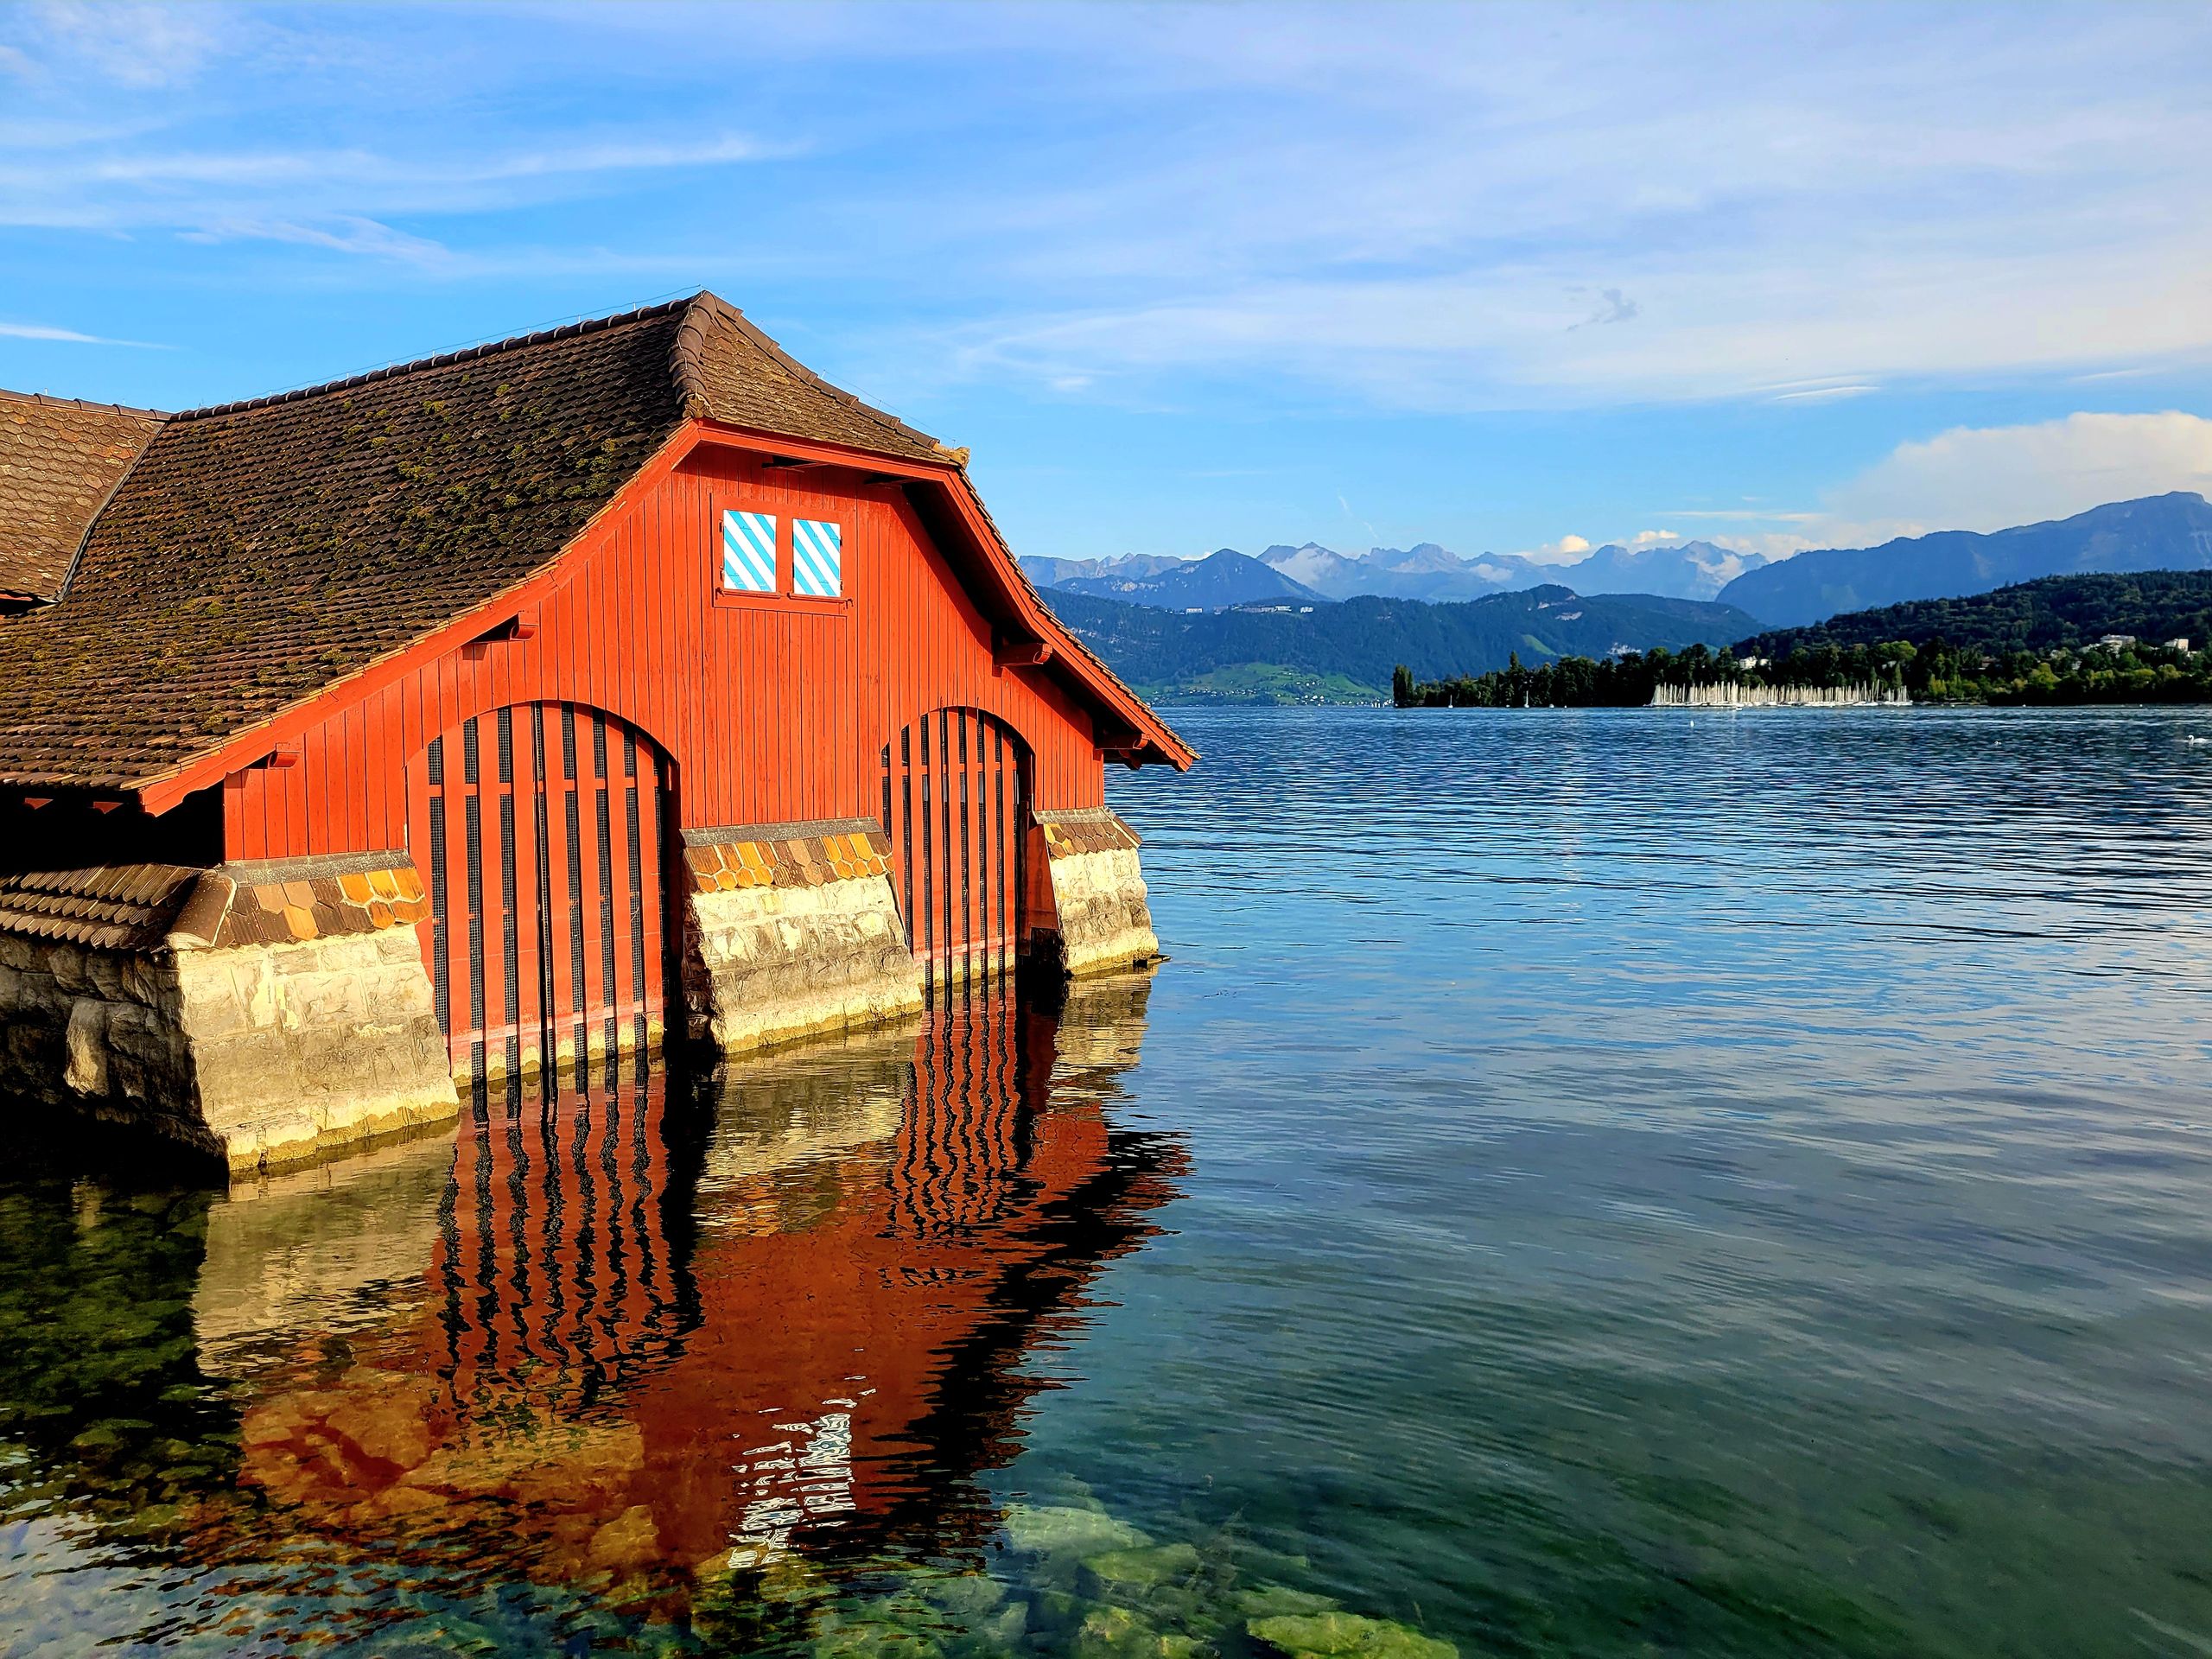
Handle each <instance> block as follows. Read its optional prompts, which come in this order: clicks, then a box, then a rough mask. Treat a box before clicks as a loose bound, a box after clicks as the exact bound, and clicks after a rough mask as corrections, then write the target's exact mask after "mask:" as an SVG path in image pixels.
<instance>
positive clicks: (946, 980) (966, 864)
mask: <svg viewBox="0 0 2212 1659" xmlns="http://www.w3.org/2000/svg"><path fill="white" fill-rule="evenodd" d="M1029 770H1030V766H1029V746H1028V745H1027V744H1026V743H1024V742H1023V741H1021V738H1020V734H1017V733H1016V732H1015V731H1014V728H1012V727H1010V726H1008V725H1007V724H1006V722H1005V721H1001V720H999V719H996V718H995V717H994V716H992V715H987V714H985V713H983V711H982V709H931V711H930V712H929V713H928V714H926V715H923V716H922V717H921V718H920V719H919V720H917V721H914V722H913V724H912V725H911V726H907V727H906V728H902V729H901V730H900V731H899V734H897V735H896V736H894V737H893V739H892V740H891V741H890V742H888V743H887V744H885V745H884V747H883V827H884V829H885V830H886V831H887V833H888V834H889V835H890V836H891V849H892V857H893V861H894V865H895V874H896V878H897V883H898V893H899V912H900V914H901V915H902V916H904V917H905V918H906V934H907V939H908V942H909V943H910V944H912V947H913V951H914V957H915V959H916V960H917V961H918V962H919V963H921V964H922V974H923V979H924V982H925V985H926V986H928V987H929V988H931V989H932V990H934V989H935V988H938V987H939V986H943V985H949V984H951V983H954V982H967V981H971V980H975V979H979V978H984V977H988V976H991V975H994V974H1001V973H1005V972H1007V971H1008V970H1010V969H1012V968H1013V967H1014V961H1015V957H1016V955H1017V953H1018V952H1019V951H1020V947H1021V943H1022V931H1021V919H1022V918H1021V908H1022V906H1021V901H1022V893H1023V891H1024V877H1025V875H1026V873H1027V866H1026V859H1027V837H1026V836H1025V835H1024V833H1023V831H1024V829H1025V827H1026V826H1027V823H1028V816H1029Z"/></svg>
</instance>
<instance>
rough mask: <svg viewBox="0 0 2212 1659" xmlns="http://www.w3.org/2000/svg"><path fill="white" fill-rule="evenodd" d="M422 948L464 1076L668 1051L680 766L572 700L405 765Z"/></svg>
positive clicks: (495, 715) (474, 724)
mask: <svg viewBox="0 0 2212 1659" xmlns="http://www.w3.org/2000/svg"><path fill="white" fill-rule="evenodd" d="M408 774H409V785H410V787H409V791H408V806H409V810H408V844H409V849H410V851H411V852H412V853H413V855H414V857H415V862H416V868H419V869H420V870H421V871H422V873H423V884H424V885H425V886H426V887H429V893H430V920H429V922H428V923H427V924H425V928H426V932H425V936H424V940H423V954H424V956H425V957H426V958H427V960H428V962H429V969H430V988H431V994H432V995H433V997H434V998H435V1001H436V1003H437V1010H438V1022H439V1024H441V1025H442V1026H443V1027H445V1030H446V1035H447V1039H448V1042H449V1043H450V1045H451V1052H452V1057H453V1063H454V1071H455V1072H456V1073H457V1074H460V1073H468V1074H474V1075H475V1076H478V1077H484V1076H496V1075H499V1074H500V1073H503V1072H506V1073H512V1072H519V1071H532V1070H535V1069H537V1068H538V1067H540V1066H542V1065H545V1064H546V1063H547V1061H548V1059H549V1058H550V1059H551V1060H552V1061H553V1062H554V1063H555V1064H557V1065H569V1064H572V1063H575V1062H576V1061H580V1060H585V1059H588V1058H595V1057H602V1056H604V1055H607V1054H608V1053H612V1052H617V1051H620V1050H638V1049H647V1048H652V1047H656V1046H658V1043H659V1040H660V1033H661V1024H662V1001H661V996H662V992H661V986H662V982H663V978H664V973H663V968H664V944H663V939H664V929H663V925H662V923H663V918H664V914H665V910H664V898H663V887H662V882H661V849H662V842H663V836H664V833H665V831H664V823H665V819H664V811H663V800H664V793H665V790H666V787H667V783H668V778H667V773H666V769H665V767H664V764H663V762H662V760H661V757H660V752H659V750H658V748H656V747H654V746H653V745H652V742H650V741H647V740H645V739H642V738H640V737H639V735H638V734H637V733H636V732H634V731H632V729H631V728H629V727H627V726H626V725H624V724H623V723H622V722H621V721H618V720H615V719H614V718H613V717H612V716H611V715H604V714H601V713H600V712H599V711H597V710H596V709H585V708H580V707H578V706H577V705H575V704H574V703H563V702H538V703H517V704H515V705H513V706H512V707H510V708H505V709H495V710H494V711H493V712H492V713H491V714H488V715H482V716H480V717H478V718H475V719H472V720H465V721H461V724H460V725H459V726H456V727H455V728H453V729H452V730H451V731H449V732H447V733H445V734H443V735H442V736H441V737H438V738H436V739H435V740H434V741H432V742H431V743H430V745H429V747H428V748H426V749H425V750H423V753H421V754H419V755H418V756H416V759H415V760H413V761H412V762H411V763H410V766H409V768H408Z"/></svg>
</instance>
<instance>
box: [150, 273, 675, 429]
mask: <svg viewBox="0 0 2212 1659" xmlns="http://www.w3.org/2000/svg"><path fill="white" fill-rule="evenodd" d="M695 298H696V296H688V297H686V298H683V299H680V300H664V301H662V302H660V303H659V304H658V305H642V306H639V307H638V308H636V309H635V310H632V311H622V312H618V313H616V314H615V315H613V316H611V317H588V318H585V319H584V320H583V321H580V322H564V323H563V324H562V325H561V326H560V327H557V328H541V329H539V330H538V331H537V333H536V334H515V335H512V336H511V337H509V338H508V339H505V340H486V342H485V343H484V344H483V345H481V346H463V347H462V348H461V350H459V351H456V352H441V353H438V354H437V355H436V356H435V357H418V358H416V359H415V360H414V361H413V362H411V363H389V364H386V365H385V366H384V367H383V368H380V369H370V370H367V371H365V372H363V373H360V374H353V375H347V376H346V378H344V379H342V380H326V381H324V382H322V383H321V385H313V386H299V387H296V388H295V389H294V390H292V391H276V392H270V394H269V395H267V396H266V397H246V398H241V399H240V400H238V402H236V403H231V404H207V405H206V406H204V407H203V408H200V409H187V410H179V411H177V413H175V414H174V415H171V416H167V417H166V418H168V420H171V421H199V420H206V419H207V418H208V417H209V416H215V415H239V414H243V413H245V411H246V410H254V409H267V408H270V407H271V406H273V405H275V404H296V403H298V402H300V401H301V400H302V399H303V398H308V397H321V396H323V395H325V394H326V393H329V392H334V391H352V390H353V388H354V387H356V386H365V385H374V384H375V383H376V382H378V381H379V380H391V379H397V378H398V377H399V376H401V375H403V374H414V373H417V372H420V371H422V370H424V369H443V368H449V367H451V366H452V365H454V364H456V363H473V362H474V361H476V360H477V359H480V358H486V357H496V356H498V355H499V353H503V352H512V351H519V350H521V349H522V348H523V347H524V346H545V345H550V344H551V343H552V342H553V341H555V340H573V339H575V337H576V336H577V335H579V334H600V333H602V332H604V331H605V330H607V329H609V328H619V327H622V326H624V325H625V324H626V323H632V322H646V321H651V320H652V319H653V318H655V317H663V316H666V315H669V314H670V313H671V312H673V311H677V310H680V309H682V308H683V307H686V306H688V305H690V304H691V303H692V302H693V300H694V299H695Z"/></svg>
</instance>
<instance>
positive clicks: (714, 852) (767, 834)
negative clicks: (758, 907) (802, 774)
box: [683, 818, 891, 893]
mask: <svg viewBox="0 0 2212 1659" xmlns="http://www.w3.org/2000/svg"><path fill="white" fill-rule="evenodd" d="M683 861H684V863H685V865H686V866H687V867H688V868H690V872H691V885H692V887H693V888H694V889H695V890H696V891H697V892H700V893H729V892H733V891H734V890H735V889H737V888H740V887H822V886H824V885H825V884H827V883H829V882H831V881H852V880H866V879H868V878H870V877H874V876H880V875H884V874H888V873H889V871H890V869H891V838H890V837H889V836H887V835H885V834H884V833H883V829H882V826H880V824H878V823H876V822H875V821H874V819H873V818H815V819H810V820H807V821H805V822H804V823H770V824H751V825H746V826H741V827H737V828H731V829H686V830H685V831H684V832H683Z"/></svg>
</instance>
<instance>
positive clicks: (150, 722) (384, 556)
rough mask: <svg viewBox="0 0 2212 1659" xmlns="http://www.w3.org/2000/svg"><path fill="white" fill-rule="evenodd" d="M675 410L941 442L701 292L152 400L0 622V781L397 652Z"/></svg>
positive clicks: (584, 508) (185, 746)
mask: <svg viewBox="0 0 2212 1659" xmlns="http://www.w3.org/2000/svg"><path fill="white" fill-rule="evenodd" d="M687 415H688V416H702V417H705V418H709V419H713V420H717V421H721V422H724V423H728V424H730V425H734V426H741V427H746V428H748V429H754V430H759V431H765V432H768V433H772V434H777V435H786V436H791V437H794V438H803V439H811V440H817V441H819V442H826V443H832V444H839V445H843V446H847V447H849V448H858V449H862V450H866V451H868V452H871V453H874V454H884V455H887V456H894V457H897V458H899V459H904V460H926V461H932V462H936V463H938V464H940V465H941V464H943V463H944V461H945V460H946V458H947V455H946V452H945V451H944V450H942V449H941V448H939V447H938V445H937V444H936V443H935V442H934V441H933V440H931V439H930V438H928V437H926V436H925V435H923V434H921V433H918V432H916V431H914V430H913V429H912V428H910V427H906V426H904V425H902V424H900V423H899V422H897V421H895V420H893V418H892V417H891V416H888V415H885V414H883V413H881V412H880V411H879V410H874V409H871V408H869V407H868V405H867V404H862V403H861V402H860V401H859V400H858V399H857V398H855V397H850V396H849V394H847V393H844V392H842V391H837V390H836V388H834V387H831V386H829V385H827V384H826V383H824V382H823V381H822V380H820V379H818V378H816V377H815V376H814V375H812V374H811V373H810V372H807V371H806V370H804V369H803V368H800V367H799V366H798V365H797V364H795V363H793V362H792V361H791V359H789V358H787V357H785V355H784V354H783V353H782V352H780V351H779V350H778V349H777V348H776V346H775V345H774V344H773V342H772V341H770V340H767V339H766V336H764V335H762V334H760V331H759V330H758V329H756V328H754V327H753V326H752V324H750V323H749V322H747V321H745V319H744V318H743V317H742V316H741V315H739V314H738V312H737V311H736V310H735V309H734V308H732V307H730V306H728V305H726V304H724V303H723V302H721V301H720V300H718V299H716V298H715V297H714V296H712V295H701V296H696V298H693V299H690V300H685V301H679V302H676V303H674V304H671V305H664V306H658V307H654V308H651V309H648V310H645V311H638V312H632V313H630V314H628V315H624V316H620V317H612V318H607V319H605V320H602V321H595V322H589V323H579V324H572V325H570V326H569V327H565V328H561V329H556V330H553V331H551V332H550V333H548V334H535V335H531V336H528V337H526V338H524V339H521V340H507V341H502V342H500V343H499V344H496V345H492V346H479V347H476V348H474V349H473V350H469V351H466V352H459V353H449V354H448V355H446V356H443V357H438V358H432V359H427V360H425V361H423V362H421V363H413V364H408V365H403V366H400V367H397V368H392V369H385V370H379V371H377V372H373V373H371V374H366V375H359V376H356V377H354V378H352V379H350V380H346V381H340V382H338V383H336V384H334V385H327V386H318V387H314V388H310V389H308V390H307V391H296V392H287V393H283V394H281V395H279V396H277V397H264V398H257V399H254V400H253V401H251V402H250V403H244V404H227V405H224V406H222V407H219V408H213V409H204V410H193V411H190V412H189V413H187V414H183V415H178V416H171V417H170V418H169V419H168V421H167V422H166V423H163V424H161V425H160V426H159V428H158V429H157V431H156V435H155V436H154V439H153V442H151V443H150V444H149V445H147V446H146V447H145V453H144V454H143V458H142V459H141V460H140V461H138V463H137V466H136V467H131V468H130V472H129V474H128V476H127V477H125V478H124V480H123V483H122V485H121V486H120V487H118V489H117V490H116V492H115V495H114V498H113V499H112V500H111V502H110V503H109V505H108V506H107V507H106V509H105V511H103V512H100V513H99V519H98V522H97V524H95V525H94V527H93V530H92V534H91V536H90V537H88V538H86V543H85V546H84V551H83V554H82V556H81V557H80V558H79V562H78V566H77V570H76V574H75V575H74V577H73V578H72V579H71V580H70V582H69V584H68V587H67V592H66V594H65V596H64V598H63V600H62V601H61V602H60V604H57V605H53V606H48V607H42V608H41V609H39V610H36V611H34V612H32V613H28V614H26V615H22V616H19V617H14V618H10V619H7V620H0V782H9V783H15V784H21V785H81V786H87V787H92V788H110V789H127V788H131V787H135V786H137V785H139V784H140V783H142V782H143V781H145V780H147V779H151V778H154V777H156V776H159V775H160V774H161V773H162V772H167V771H168V770H169V769H171V768H172V767H174V766H175V765H176V764H177V763H179V762H180V761H181V760H184V759H185V758H187V757H188V756H190V755H192V754H194V753H199V752H200V751H202V750H205V749H208V748H211V747H215V746H216V745H217V744H218V743H219V742H220V741H223V740H224V739H226V738H227V737H229V736H231V735H232V734H234V733H238V732H240V731H243V730H245V729H246V728H250V727H251V726H253V725H255V724H257V723H258V722H260V721H264V720H266V719H268V718H270V716H271V715H275V714H277V712H278V711H280V710H282V709H285V708H287V707H289V706H290V705H292V704H295V703H297V702H302V701H303V700H305V699H307V698H308V697H311V696H314V695H315V693H316V692H317V691H319V690H321V689H322V688H323V687H324V686H326V685H327V684H328V683H331V682H332V681H334V680H335V679H338V678H340V677H342V676H345V675H346V674H349V673H352V672H353V671H357V670H359V669H361V668H363V667H365V666H366V665H367V664H370V663H371V662H372V661H374V660H376V659H377V658H381V657H385V656H387V655H390V654H391V653H392V652H397V651H398V650H400V649H402V648H404V646H406V645H408V644H410V642H412V641H413V640H415V639H419V638H420V637H422V636H423V634H424V633H426V632H429V631H430V630H432V629H434V628H435V627H436V626H439V625H440V624H442V623H444V622H446V621H448V620H451V619H452V618H454V616H457V615H459V614H461V613H464V612H466V611H467V610H469V609H470V608H472V607H474V606H477V605H479V604H482V603H484V602H486V601H489V600H491V599H493V598H494V597H496V596H497V595H498V594H499V593H501V592H502V591H504V590H505V589H506V588H511V587H512V586H514V585H515V584H516V583H518V582H521V581H522V580H524V578H526V577H527V576H529V575H531V573H532V572H534V571H535V570H537V569H539V568H541V567H542V566H543V565H545V564H546V563H549V562H550V561H551V560H552V559H553V558H555V557H556V556H557V555H558V554H559V553H560V551H561V550H562V549H563V547H565V546H566V545H567V544H568V543H569V540H570V539H571V538H572V537H574V536H575V534H576V532H577V531H579V530H580V529H581V528H582V525H583V524H584V523H585V522H586V521H587V520H588V518H590V517H591V515H592V514H593V513H594V512H596V511H598V509H599V508H600V507H601V506H603V505H605V504H606V502H607V500H608V499H610V498H611V497H612V496H613V494H614V493H615V492H616V491H617V490H618V489H620V487H621V486H622V485H623V484H624V483H625V482H626V481H627V480H628V479H629V478H630V477H632V475H633V474H635V473H636V471H637V470H638V468H639V467H640V466H641V465H642V464H643V463H644V462H645V460H646V459H647V458H648V457H649V456H650V455H651V454H652V453H653V451H654V450H655V449H656V448H658V446H659V445H660V444H661V443H662V442H663V441H664V440H665V439H666V438H667V437H668V436H669V435H671V433H672V432H673V431H674V430H675V429H676V428H677V426H678V425H679V424H680V423H681V422H682V421H683V419H684V417H685V416H687ZM141 418H142V419H145V420H148V421H150V420H151V419H152V418H153V417H150V416H148V417H141ZM95 505H96V504H95ZM62 563H63V565H64V567H66V565H67V554H66V553H65V555H64V557H63V560H62Z"/></svg>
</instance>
